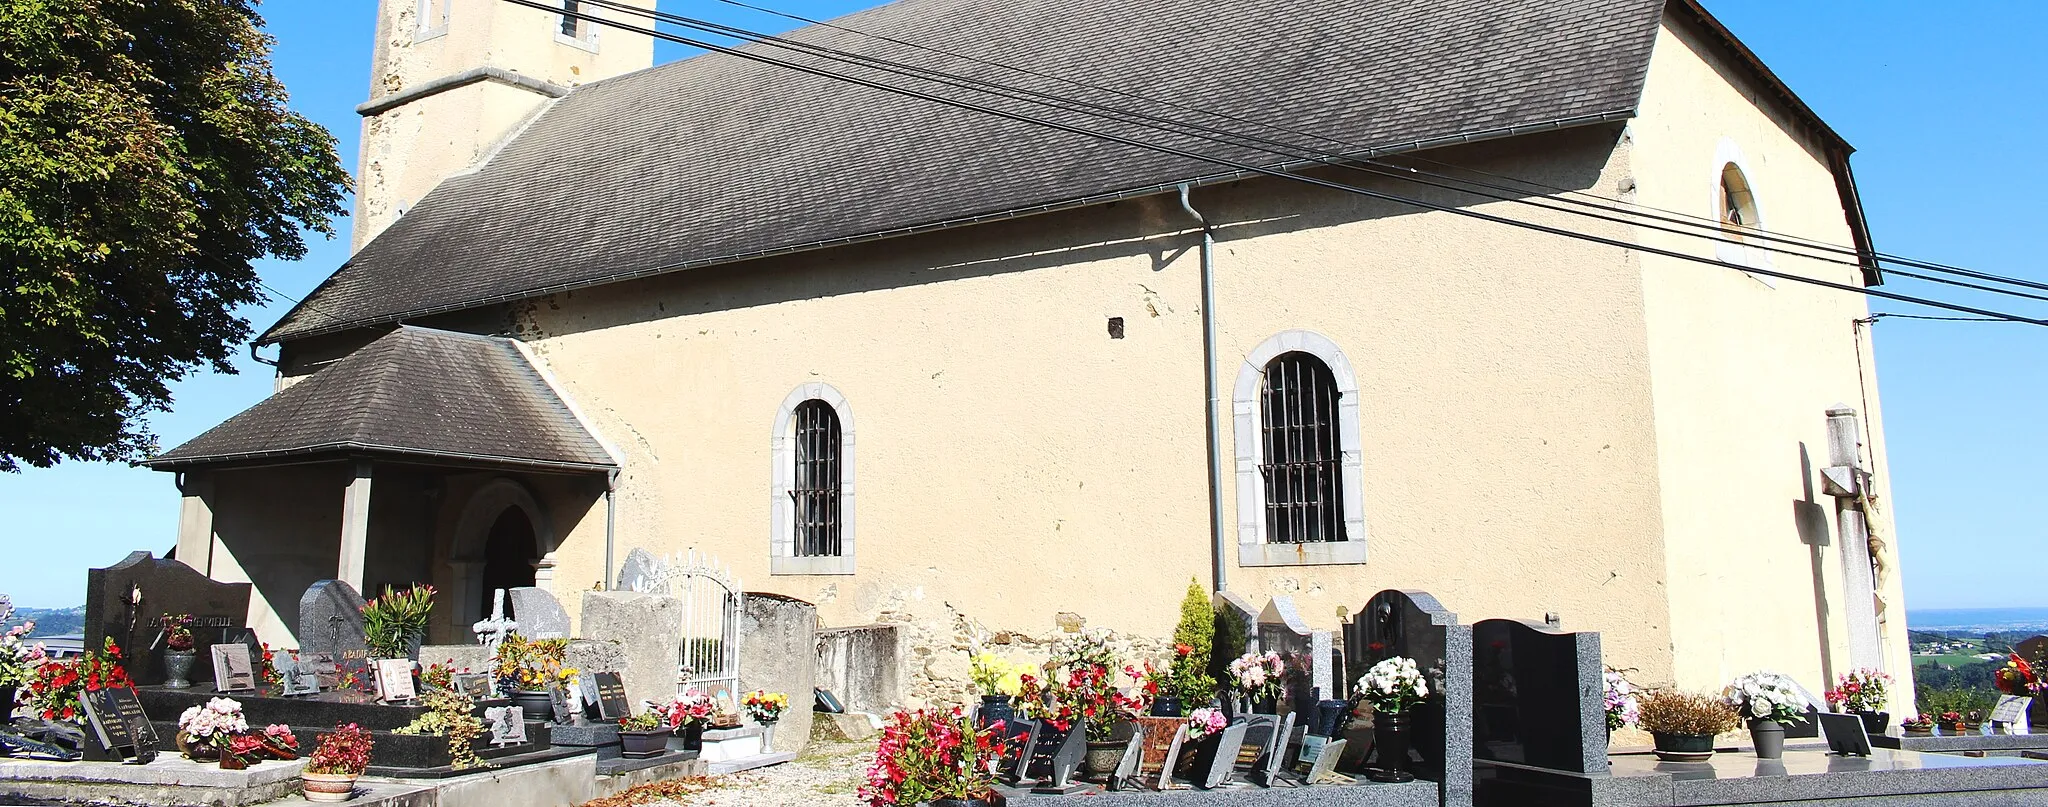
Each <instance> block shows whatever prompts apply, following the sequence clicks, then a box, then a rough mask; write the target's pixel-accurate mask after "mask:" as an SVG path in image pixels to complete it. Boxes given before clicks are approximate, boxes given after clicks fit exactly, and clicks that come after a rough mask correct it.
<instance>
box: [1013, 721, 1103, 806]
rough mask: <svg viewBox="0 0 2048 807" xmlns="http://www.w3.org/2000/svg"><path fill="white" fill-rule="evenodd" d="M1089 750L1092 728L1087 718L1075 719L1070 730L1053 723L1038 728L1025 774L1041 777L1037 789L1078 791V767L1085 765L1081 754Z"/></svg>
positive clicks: (1033, 777)
mask: <svg viewBox="0 0 2048 807" xmlns="http://www.w3.org/2000/svg"><path fill="white" fill-rule="evenodd" d="M1087 753H1088V731H1087V726H1086V725H1085V722H1084V721H1080V720H1076V721H1074V722H1073V723H1072V724H1071V725H1070V726H1069V727H1068V728H1067V730H1066V731H1060V730H1059V729H1057V728H1055V727H1053V726H1052V725H1051V724H1047V725H1045V726H1042V727H1040V728H1039V730H1038V739H1037V742H1035V743H1033V744H1032V746H1031V756H1030V757H1029V758H1028V759H1026V760H1025V767H1024V777H1025V778H1026V779H1034V780H1037V781H1038V786H1037V787H1034V788H1032V789H1031V792H1033V793H1055V794H1066V793H1071V792H1074V791H1075V790H1076V789H1078V786H1077V785H1075V784H1074V770H1075V769H1076V768H1078V767H1080V765H1081V758H1082V757H1083V756H1085V755H1086V754H1087Z"/></svg>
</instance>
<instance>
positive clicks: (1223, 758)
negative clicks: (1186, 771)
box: [1194, 723, 1245, 790]
mask: <svg viewBox="0 0 2048 807" xmlns="http://www.w3.org/2000/svg"><path fill="white" fill-rule="evenodd" d="M1244 735H1245V724H1243V723H1232V724H1230V725H1229V726H1225V727H1224V729H1223V731H1222V732H1221V733H1219V734H1217V735H1216V739H1215V743H1216V745H1215V746H1214V748H1213V749H1204V754H1203V758H1202V759H1201V760H1200V761H1199V762H1198V763H1197V767H1196V768H1195V771H1194V782H1195V784H1197V785H1199V786H1201V787H1202V788H1203V789H1205V790H1207V789H1213V788H1217V787H1221V786H1223V784H1224V783H1226V782H1229V781H1230V773H1231V771H1234V770H1236V769H1237V752H1238V749H1240V748H1243V747H1244ZM1200 762H1206V763H1208V764H1206V765H1202V764H1199V763H1200Z"/></svg>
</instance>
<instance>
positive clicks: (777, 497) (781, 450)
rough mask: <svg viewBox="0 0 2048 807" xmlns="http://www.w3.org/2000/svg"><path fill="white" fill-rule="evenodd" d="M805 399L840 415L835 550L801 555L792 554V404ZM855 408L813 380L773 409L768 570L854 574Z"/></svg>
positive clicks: (790, 394) (793, 514) (794, 478)
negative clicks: (837, 550) (837, 535)
mask: <svg viewBox="0 0 2048 807" xmlns="http://www.w3.org/2000/svg"><path fill="white" fill-rule="evenodd" d="M807 401H822V402H823V403H824V404H825V405H826V406H830V407H832V413H833V414H835V415H837V416H838V417H839V554H838V555H837V556H813V557H802V556H799V555H797V554H796V502H795V501H794V500H792V499H791V498H790V491H791V490H793V489H795V487H796V434H795V429H796V425H795V422H794V416H795V415H796V408H797V407H798V406H801V405H803V404H804V403H805V402H807ZM854 433H855V431H854V422H853V408H852V407H851V406H849V405H847V402H846V396H845V395H844V394H843V393H841V392H840V391H839V390H838V388H836V387H833V386H832V385H831V384H827V383H824V382H821V381H813V382H810V383H807V384H804V385H802V386H799V387H797V388H796V389H794V390H791V391H790V393H789V395H788V396H786V397H784V398H783V399H782V407H781V408H780V409H777V410H776V411H775V427H774V430H773V431H771V432H769V451H768V453H769V462H770V480H771V482H770V485H769V490H768V573H769V574H771V575H827V574H834V575H837V574H853V573H854V569H855V563H854V557H855V556H854V549H855V546H856V545H855V543H854V524H855V517H856V515H857V514H858V512H859V509H860V508H859V507H858V506H857V505H856V499H855V496H854V493H855V492H856V491H857V486H856V485H855V484H854V480H855V469H856V468H857V467H858V466H857V464H856V463H855V459H856V457H855V455H856V453H857V451H856V448H857V446H856V441H855V440H854Z"/></svg>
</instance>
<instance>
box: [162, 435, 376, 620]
mask: <svg viewBox="0 0 2048 807" xmlns="http://www.w3.org/2000/svg"><path fill="white" fill-rule="evenodd" d="M348 474H349V470H348V466H346V465H343V464H340V463H333V464H322V465H293V466H285V467H279V468H257V469H250V470H241V471H215V472H209V473H207V474H206V475H207V476H208V477H210V481H211V484H212V491H211V495H209V496H208V497H207V499H208V502H209V504H210V505H211V506H212V510H213V547H212V553H211V558H203V557H200V553H198V552H191V553H188V552H187V551H186V548H185V546H184V545H183V543H182V542H181V545H180V546H179V550H178V554H179V558H180V559H181V560H186V562H187V563H188V564H190V565H192V567H193V568H195V569H199V570H200V571H202V572H204V573H206V575H207V576H208V577H211V578H213V579H215V580H220V581H224V582H230V583H253V584H255V585H254V586H253V589H252V591H251V596H250V598H249V612H250V615H249V626H250V627H252V628H254V629H255V630H256V633H257V635H258V636H259V637H261V638H262V639H263V641H265V642H269V643H270V644H272V645H275V646H281V647H297V646H298V639H297V638H296V633H297V632H298V624H299V598H300V597H301V596H303V595H304V594H305V593H306V587H307V586H311V585H312V584H313V583H315V582H317V581H320V580H328V579H332V578H333V577H334V575H335V572H336V571H337V569H338V565H339V564H338V563H337V559H338V558H339V557H340V554H341V500H342V490H343V488H345V487H347V485H348ZM188 556H189V557H190V559H187V558H188Z"/></svg>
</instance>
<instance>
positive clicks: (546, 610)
mask: <svg viewBox="0 0 2048 807" xmlns="http://www.w3.org/2000/svg"><path fill="white" fill-rule="evenodd" d="M508 596H510V597H511V600H512V618H513V619H517V620H519V635H521V636H524V637H526V638H528V639H567V638H569V612H568V611H566V610H563V609H562V603H561V601H560V600H557V599H555V595H553V594H550V593H548V590H547V589H544V588H532V587H524V588H515V589H512V590H511V591H510V592H509V593H508Z"/></svg>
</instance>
